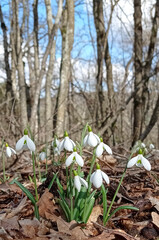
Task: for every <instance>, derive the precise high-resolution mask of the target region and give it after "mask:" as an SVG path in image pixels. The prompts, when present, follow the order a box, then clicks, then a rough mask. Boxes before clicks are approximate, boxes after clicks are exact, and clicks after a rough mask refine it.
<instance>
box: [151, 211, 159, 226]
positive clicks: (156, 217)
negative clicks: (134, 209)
mask: <svg viewBox="0 0 159 240" xmlns="http://www.w3.org/2000/svg"><path fill="white" fill-rule="evenodd" d="M151 216H152V223H153V224H154V225H155V226H156V227H157V228H158V229H159V214H157V213H156V212H152V213H151Z"/></svg>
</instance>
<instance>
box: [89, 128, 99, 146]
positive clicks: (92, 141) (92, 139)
mask: <svg viewBox="0 0 159 240" xmlns="http://www.w3.org/2000/svg"><path fill="white" fill-rule="evenodd" d="M87 143H88V145H89V146H90V147H95V146H97V144H98V140H97V138H96V136H95V135H94V133H92V132H90V133H89V134H88V140H87Z"/></svg>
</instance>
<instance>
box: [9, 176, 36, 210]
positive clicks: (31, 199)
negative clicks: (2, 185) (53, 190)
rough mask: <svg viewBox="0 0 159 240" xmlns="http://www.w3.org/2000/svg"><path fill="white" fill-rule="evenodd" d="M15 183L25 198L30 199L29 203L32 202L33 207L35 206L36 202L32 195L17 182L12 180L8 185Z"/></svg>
mask: <svg viewBox="0 0 159 240" xmlns="http://www.w3.org/2000/svg"><path fill="white" fill-rule="evenodd" d="M13 183H16V184H17V185H18V187H19V188H20V189H21V190H22V191H23V192H24V193H25V194H26V195H27V197H28V198H29V199H30V201H31V202H32V204H33V205H35V204H36V200H35V198H34V197H33V195H32V194H31V192H30V191H29V190H28V189H27V188H26V187H24V186H23V185H22V184H21V183H20V182H18V181H17V180H16V179H14V180H13V181H12V182H11V183H10V184H13Z"/></svg>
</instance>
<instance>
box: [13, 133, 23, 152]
mask: <svg viewBox="0 0 159 240" xmlns="http://www.w3.org/2000/svg"><path fill="white" fill-rule="evenodd" d="M24 141H25V136H23V137H22V138H21V139H19V141H18V142H17V143H16V147H15V148H16V150H17V151H20V150H21V149H22V148H23V145H24Z"/></svg>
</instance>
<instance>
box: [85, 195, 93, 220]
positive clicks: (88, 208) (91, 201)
mask: <svg viewBox="0 0 159 240" xmlns="http://www.w3.org/2000/svg"><path fill="white" fill-rule="evenodd" d="M94 202H95V198H94V197H92V198H91V200H90V201H89V202H88V204H87V207H86V211H85V212H84V214H83V222H84V223H87V221H88V218H89V216H90V215H91V212H92V209H93V206H94Z"/></svg>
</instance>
